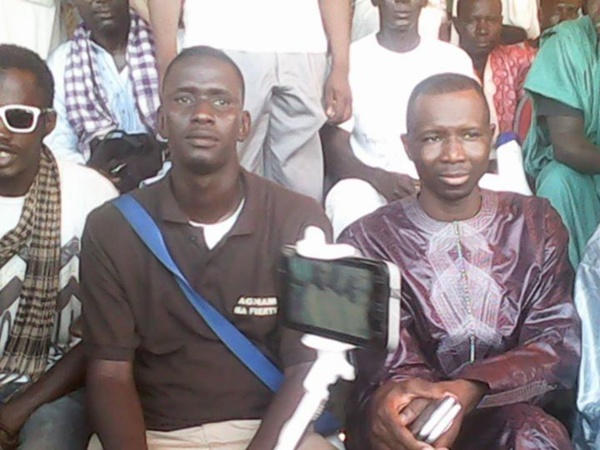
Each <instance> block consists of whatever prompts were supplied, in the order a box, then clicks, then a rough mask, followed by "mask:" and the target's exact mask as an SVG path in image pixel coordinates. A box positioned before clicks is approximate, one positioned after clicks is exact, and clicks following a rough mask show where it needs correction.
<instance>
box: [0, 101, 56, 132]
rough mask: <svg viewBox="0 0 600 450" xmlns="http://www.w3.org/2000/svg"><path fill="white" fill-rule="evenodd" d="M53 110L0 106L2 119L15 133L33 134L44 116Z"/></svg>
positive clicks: (0, 117)
mask: <svg viewBox="0 0 600 450" xmlns="http://www.w3.org/2000/svg"><path fill="white" fill-rule="evenodd" d="M52 111H53V109H52V108H44V109H40V108H36V107H35V106H26V105H6V106H0V119H2V122H4V125H5V126H6V128H7V129H8V130H9V131H12V132H13V133H31V132H32V131H33V130H35V127H37V124H38V120H39V118H40V116H41V115H42V114H47V113H49V112H52Z"/></svg>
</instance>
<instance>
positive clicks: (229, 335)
mask: <svg viewBox="0 0 600 450" xmlns="http://www.w3.org/2000/svg"><path fill="white" fill-rule="evenodd" d="M113 204H114V205H115V206H116V207H117V208H118V209H119V211H120V212H121V214H123V216H124V217H125V219H126V220H127V221H128V222H129V224H130V225H131V227H132V228H133V230H134V231H135V232H136V234H137V235H138V236H139V238H140V239H141V240H142V241H143V242H144V244H146V247H148V249H149V250H150V251H151V252H152V254H153V255H154V256H155V257H156V258H157V259H158V260H159V261H160V262H161V263H162V264H163V265H164V266H165V268H167V269H168V270H169V272H171V273H172V274H173V276H174V277H175V280H176V281H177V284H178V285H179V287H180V288H181V290H182V291H183V293H184V294H185V296H186V297H187V299H188V300H189V302H190V303H191V304H192V306H193V307H194V309H195V310H196V311H197V312H198V314H200V316H201V317H202V318H203V319H204V320H205V322H206V324H207V325H208V326H209V327H210V329H211V330H212V331H213V332H214V333H215V334H216V335H217V337H218V338H219V339H221V341H223V343H224V344H225V345H226V346H227V348H229V350H231V352H232V353H233V354H234V355H235V356H237V358H238V359H239V360H240V361H241V362H242V363H244V365H245V366H246V367H248V369H250V371H251V372H252V373H254V375H256V377H258V379H259V380H261V381H262V382H263V383H264V384H265V385H266V386H267V387H268V388H269V389H270V390H271V391H273V392H277V391H278V390H279V387H280V386H281V384H282V382H283V373H282V372H281V371H280V370H279V369H278V368H277V367H276V366H275V365H274V364H273V363H272V362H271V361H270V360H269V359H268V358H267V357H266V356H265V355H264V354H263V353H262V352H261V351H260V350H259V349H258V348H257V347H256V346H255V345H254V344H253V343H252V342H250V340H249V339H248V338H247V337H246V336H244V334H243V333H241V332H240V331H239V330H238V329H237V328H236V327H235V326H234V325H233V324H232V323H231V322H229V320H227V319H226V318H225V317H223V315H222V314H221V313H220V312H219V311H217V310H216V309H215V307H214V306H212V305H211V304H210V303H209V302H208V301H206V300H205V299H204V298H203V297H202V296H201V295H200V294H198V293H197V292H196V291H195V290H194V288H192V286H191V285H190V283H189V282H188V281H187V279H186V278H185V276H184V275H183V273H182V272H181V270H180V269H179V267H178V266H177V264H176V263H175V261H174V260H173V258H172V257H171V254H170V253H169V250H168V249H167V246H166V244H165V241H164V238H163V235H162V233H161V232H160V229H159V228H158V225H156V222H155V221H154V219H152V217H151V216H150V214H148V212H147V211H146V210H145V209H144V207H143V206H142V205H140V204H139V203H138V201H137V200H136V199H134V198H133V197H132V196H131V195H129V194H125V195H122V196H120V197H118V198H116V199H115V200H113ZM339 428H340V425H339V423H338V421H337V419H336V418H335V417H334V416H333V414H331V413H330V412H329V411H324V412H323V414H322V415H321V417H320V418H319V420H318V421H317V422H316V424H315V429H316V431H317V432H318V433H321V434H330V433H333V432H334V431H336V430H338V429H339Z"/></svg>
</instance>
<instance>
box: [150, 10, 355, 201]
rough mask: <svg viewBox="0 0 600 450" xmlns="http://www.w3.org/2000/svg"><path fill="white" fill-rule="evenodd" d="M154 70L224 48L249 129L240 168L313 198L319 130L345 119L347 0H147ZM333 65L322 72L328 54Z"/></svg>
mask: <svg viewBox="0 0 600 450" xmlns="http://www.w3.org/2000/svg"><path fill="white" fill-rule="evenodd" d="M149 6H150V18H151V23H152V27H153V29H154V32H155V35H156V44H157V54H158V60H159V66H160V67H161V70H163V71H164V69H165V67H166V66H167V65H168V64H169V62H170V61H171V60H172V59H173V57H174V56H175V55H176V54H177V28H178V24H179V17H180V15H182V16H183V23H184V27H185V34H184V39H183V41H184V44H183V47H184V48H186V47H190V46H193V45H210V46H212V47H215V48H219V49H223V50H225V51H226V52H227V54H228V55H229V56H230V57H231V58H232V59H233V60H234V61H235V62H236V64H237V65H238V66H239V67H240V69H241V71H242V73H243V74H244V79H245V81H246V85H247V87H248V91H247V93H246V109H247V110H248V111H249V112H250V116H251V117H252V124H253V125H252V130H251V132H250V135H249V136H248V139H247V140H246V142H245V143H244V144H241V146H240V148H239V152H240V161H241V163H242V166H244V167H245V168H246V169H248V170H250V171H252V172H255V173H258V174H260V175H265V176H266V177H268V178H270V179H272V180H275V181H277V182H279V183H281V184H283V185H284V186H287V187H289V188H292V189H293V190H295V191H298V192H300V193H302V194H306V195H309V196H311V197H313V198H316V199H318V200H320V199H321V196H322V191H323V155H322V149H321V142H320V139H319V134H318V131H319V129H320V128H321V126H322V125H323V124H324V123H325V121H326V120H329V121H330V122H332V123H340V122H343V121H345V120H347V119H348V117H350V114H351V106H352V99H351V93H350V87H349V85H348V67H349V66H348V65H349V61H348V47H349V43H350V22H351V17H350V16H351V13H350V10H351V7H350V0H284V1H282V0H259V1H248V0H230V1H226V2H225V1H222V0H206V1H187V2H185V3H184V2H180V1H164V0H150V3H149ZM328 55H329V56H330V60H331V67H330V68H329V69H328V68H327V56H328Z"/></svg>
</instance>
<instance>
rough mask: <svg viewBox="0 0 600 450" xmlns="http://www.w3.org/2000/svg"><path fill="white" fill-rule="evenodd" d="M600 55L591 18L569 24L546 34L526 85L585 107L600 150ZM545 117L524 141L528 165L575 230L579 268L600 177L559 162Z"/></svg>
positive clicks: (594, 221) (598, 203) (595, 216)
mask: <svg viewBox="0 0 600 450" xmlns="http://www.w3.org/2000/svg"><path fill="white" fill-rule="evenodd" d="M598 55H599V53H598V36H597V34H596V29H595V27H594V24H593V23H592V21H591V20H590V18H589V17H587V16H586V17H582V18H581V19H578V20H575V21H571V22H564V23H562V24H560V25H559V26H557V27H555V28H553V29H550V30H548V31H547V32H546V33H545V34H544V35H543V36H542V41H541V48H540V51H539V53H538V55H537V58H536V60H535V61H534V63H533V65H532V67H531V70H530V71H529V75H528V77H527V80H526V82H525V89H526V90H527V91H528V92H529V93H530V94H531V93H533V94H539V95H543V96H544V97H548V98H551V99H553V100H557V101H559V102H561V103H563V104H565V105H568V106H570V107H572V108H576V109H578V110H580V111H582V112H583V116H584V121H585V137H586V139H588V141H589V142H591V143H593V144H594V145H595V146H596V147H598V148H600V132H599V131H600V64H599V59H598ZM535 108H536V105H535V97H534V111H535ZM539 119H540V118H539V117H537V115H536V114H534V117H533V121H532V126H531V130H530V132H529V134H528V136H527V139H526V141H525V144H524V148H523V150H524V154H525V169H526V171H527V173H528V174H530V175H531V176H533V177H534V178H535V181H536V193H537V195H539V196H540V197H545V198H547V199H548V200H550V203H551V204H552V206H554V208H555V209H556V210H557V211H558V213H559V214H560V216H561V217H562V219H563V221H564V223H565V226H566V227H567V229H568V231H569V237H570V239H569V258H570V259H571V263H572V264H573V266H574V267H577V265H578V264H579V261H581V258H582V257H583V253H584V251H585V246H586V244H587V241H588V240H589V238H590V237H591V236H592V234H594V231H595V230H596V227H597V225H598V223H600V175H589V174H583V173H581V172H578V171H576V170H574V169H572V168H571V167H569V166H567V165H565V164H562V163H560V162H558V161H556V160H555V159H554V150H553V148H552V144H551V142H550V133H549V131H548V127H547V125H546V122H545V120H539Z"/></svg>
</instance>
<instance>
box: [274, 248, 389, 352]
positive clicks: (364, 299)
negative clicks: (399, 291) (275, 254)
mask: <svg viewBox="0 0 600 450" xmlns="http://www.w3.org/2000/svg"><path fill="white" fill-rule="evenodd" d="M280 271H281V284H282V291H283V299H284V302H283V305H282V312H283V320H284V323H285V325H287V326H288V327H290V328H293V329H296V330H299V331H302V332H304V333H310V334H316V335H318V336H323V337H327V338H331V339H334V340H337V341H340V342H345V343H348V344H352V345H357V346H366V345H370V344H373V343H377V342H378V341H381V342H382V343H383V344H384V345H385V343H386V342H387V334H388V314H389V313H388V304H389V295H390V289H389V273H388V268H387V265H386V264H385V263H384V262H381V261H376V260H372V259H368V258H358V257H351V258H341V259H335V260H321V259H313V258H306V257H304V256H300V255H298V254H297V253H296V252H295V249H294V248H293V247H286V248H285V249H284V251H283V262H282V265H281V267H280Z"/></svg>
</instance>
